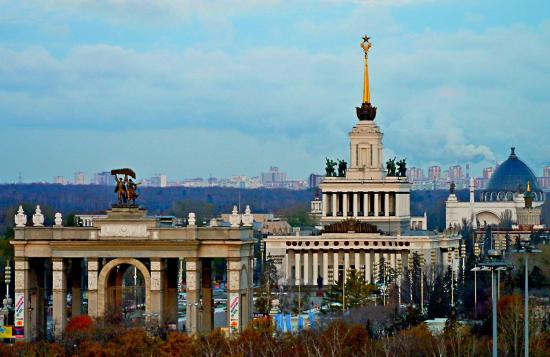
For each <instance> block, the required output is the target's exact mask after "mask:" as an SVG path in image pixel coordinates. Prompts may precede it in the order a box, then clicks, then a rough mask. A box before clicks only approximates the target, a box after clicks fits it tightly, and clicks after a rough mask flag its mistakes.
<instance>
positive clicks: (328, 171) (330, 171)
mask: <svg viewBox="0 0 550 357" xmlns="http://www.w3.org/2000/svg"><path fill="white" fill-rule="evenodd" d="M326 165H327V166H326V168H325V172H326V175H325V176H326V177H333V176H336V171H335V170H334V167H335V166H336V162H335V161H334V160H331V159H329V158H326Z"/></svg>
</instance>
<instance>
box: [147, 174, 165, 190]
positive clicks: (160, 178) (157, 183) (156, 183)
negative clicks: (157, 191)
mask: <svg viewBox="0 0 550 357" xmlns="http://www.w3.org/2000/svg"><path fill="white" fill-rule="evenodd" d="M149 182H150V185H151V186H153V187H166V186H168V178H167V177H166V175H164V174H158V175H156V176H153V177H151V179H150V180H149Z"/></svg>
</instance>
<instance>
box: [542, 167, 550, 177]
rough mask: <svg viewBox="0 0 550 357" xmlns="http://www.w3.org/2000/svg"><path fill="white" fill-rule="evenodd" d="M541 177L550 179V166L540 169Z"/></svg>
mask: <svg viewBox="0 0 550 357" xmlns="http://www.w3.org/2000/svg"><path fill="white" fill-rule="evenodd" d="M542 177H550V166H544V168H543V169H542Z"/></svg>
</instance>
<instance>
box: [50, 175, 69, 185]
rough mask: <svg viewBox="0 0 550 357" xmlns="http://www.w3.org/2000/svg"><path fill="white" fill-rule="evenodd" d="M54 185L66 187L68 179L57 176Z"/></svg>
mask: <svg viewBox="0 0 550 357" xmlns="http://www.w3.org/2000/svg"><path fill="white" fill-rule="evenodd" d="M53 183H56V184H58V185H66V184H67V179H66V178H65V176H55V177H54V178H53Z"/></svg>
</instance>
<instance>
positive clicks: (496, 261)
mask: <svg viewBox="0 0 550 357" xmlns="http://www.w3.org/2000/svg"><path fill="white" fill-rule="evenodd" d="M487 253H488V254H487V258H488V259H487V260H485V261H482V262H480V263H479V267H476V268H474V269H479V270H480V271H490V272H491V278H492V279H491V280H492V289H491V290H492V291H491V298H492V302H493V354H492V355H493V357H497V356H498V330H497V287H496V283H497V279H496V276H495V275H496V273H497V272H499V271H506V270H510V269H512V266H511V265H510V263H508V262H505V261H504V260H503V259H502V255H501V253H500V251H498V250H496V249H489V251H488V252H487ZM474 269H472V270H473V271H474V272H475V271H476V270H474Z"/></svg>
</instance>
